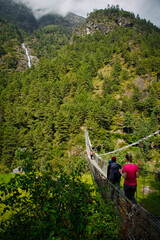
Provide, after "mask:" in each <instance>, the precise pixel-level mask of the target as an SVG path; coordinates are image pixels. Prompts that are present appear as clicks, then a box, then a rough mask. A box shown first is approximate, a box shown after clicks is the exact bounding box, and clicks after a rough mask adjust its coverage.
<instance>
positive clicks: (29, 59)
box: [22, 43, 31, 68]
mask: <svg viewBox="0 0 160 240" xmlns="http://www.w3.org/2000/svg"><path fill="white" fill-rule="evenodd" d="M22 48H23V49H24V50H25V53H26V56H27V59H28V67H29V68H30V67H31V57H30V55H29V54H28V49H27V48H26V47H25V44H24V43H22Z"/></svg>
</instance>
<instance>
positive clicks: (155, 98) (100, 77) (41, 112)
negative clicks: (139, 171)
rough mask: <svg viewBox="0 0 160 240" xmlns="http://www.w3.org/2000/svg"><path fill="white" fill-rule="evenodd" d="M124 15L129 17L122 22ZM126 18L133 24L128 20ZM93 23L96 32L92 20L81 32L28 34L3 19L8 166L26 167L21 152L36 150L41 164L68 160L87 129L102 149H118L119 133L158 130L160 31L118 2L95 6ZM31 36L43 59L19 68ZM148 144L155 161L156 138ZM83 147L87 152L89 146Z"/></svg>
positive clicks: (0, 49) (0, 148) (0, 103)
mask: <svg viewBox="0 0 160 240" xmlns="http://www.w3.org/2000/svg"><path fill="white" fill-rule="evenodd" d="M117 19H121V20H122V25H121V27H120V26H118V22H117V21H118V20H117ZM123 20H124V21H123ZM125 20H127V22H128V21H129V22H130V23H131V24H129V26H128V25H125V22H126V21H125ZM87 21H88V24H91V23H92V22H93V23H94V24H93V25H92V24H91V30H92V31H91V34H85V33H86V24H85V23H84V24H83V25H82V26H81V27H80V28H79V29H76V30H75V32H74V33H73V32H72V31H71V29H69V28H67V27H65V28H64V27H62V26H61V27H60V26H56V25H50V26H46V27H44V28H39V29H37V30H36V31H34V32H33V33H32V34H31V35H30V36H28V35H27V34H26V33H24V32H22V31H20V30H19V29H18V28H17V27H15V26H14V25H13V24H11V23H9V22H7V21H6V20H1V22H0V24H1V25H0V31H1V33H2V34H1V37H0V54H1V58H2V71H1V72H0V92H1V96H0V158H1V161H2V168H1V169H4V171H7V169H11V168H13V166H16V165H17V164H18V162H17V157H16V155H15V153H16V151H17V149H30V150H31V151H32V154H33V155H32V156H33V161H34V164H35V165H36V164H38V165H42V166H44V165H45V163H46V162H51V163H52V164H53V165H54V164H55V165H56V166H58V165H60V166H61V165H65V162H66V161H68V156H70V155H71V153H72V148H74V147H76V146H73V145H72V144H71V143H76V141H77V140H76V138H77V136H79V135H80V136H82V135H83V131H82V129H83V127H84V126H87V128H88V130H89V132H90V134H91V140H92V141H93V142H94V143H95V145H96V146H97V147H98V149H99V151H102V152H104V151H108V150H114V146H117V144H116V142H118V136H117V135H116V133H117V132H118V133H120V135H121V137H120V138H121V139H122V140H124V142H127V143H132V142H133V141H134V140H138V139H140V138H143V137H145V136H147V135H148V134H150V133H152V132H153V131H156V130H157V129H158V127H159V115H160V108H159V103H160V102H159V96H160V85H159V63H160V51H159V44H160V35H159V34H160V31H159V29H158V28H156V27H155V26H153V25H152V24H151V23H148V22H146V21H143V20H141V19H139V18H138V17H135V16H134V14H133V13H129V12H126V11H124V10H122V9H121V10H120V9H119V7H114V6H111V7H108V8H107V9H104V10H96V11H94V12H93V13H91V14H90V16H89V17H88V19H87ZM93 26H96V29H95V28H94V27H93ZM92 28H93V29H92ZM23 37H24V39H25V40H26V41H27V45H28V46H29V47H30V49H31V50H32V53H33V55H36V56H38V57H39V58H40V61H39V64H38V65H37V66H32V67H31V68H29V69H27V70H26V71H24V72H15V70H16V69H19V64H20V62H21V55H20V53H19V52H20V51H19V50H20V44H21V42H22V40H23ZM12 70H13V71H12ZM147 124H148V126H147ZM122 130H123V132H122ZM121 133H122V134H121ZM147 144H148V145H147V150H146V151H147V154H146V158H147V159H151V154H150V152H151V151H150V144H151V141H149V143H147ZM80 145H81V146H82V152H83V150H84V144H82V142H81V144H80ZM24 159H25V158H24ZM25 161H27V160H24V162H25Z"/></svg>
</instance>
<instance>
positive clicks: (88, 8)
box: [14, 0, 160, 27]
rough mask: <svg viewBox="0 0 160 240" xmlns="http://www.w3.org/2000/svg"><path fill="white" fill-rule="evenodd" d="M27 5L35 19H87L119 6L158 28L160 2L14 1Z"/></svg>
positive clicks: (97, 0)
mask: <svg viewBox="0 0 160 240" xmlns="http://www.w3.org/2000/svg"><path fill="white" fill-rule="evenodd" d="M14 1H16V2H23V3H24V2H25V3H27V5H29V6H30V7H31V8H32V9H33V11H34V14H35V16H36V17H39V16H41V15H43V14H44V13H45V14H46V13H51V12H53V13H59V14H62V15H66V14H67V13H68V12H73V13H75V14H77V15H79V16H83V17H87V13H90V12H92V11H93V10H94V9H104V8H107V5H108V4H109V5H110V6H111V5H115V6H116V5H119V7H120V8H122V9H123V10H126V11H130V12H133V13H134V14H135V15H137V14H139V16H140V18H144V19H146V20H147V21H148V20H150V21H151V22H152V23H153V24H154V25H157V26H158V27H160V0H14Z"/></svg>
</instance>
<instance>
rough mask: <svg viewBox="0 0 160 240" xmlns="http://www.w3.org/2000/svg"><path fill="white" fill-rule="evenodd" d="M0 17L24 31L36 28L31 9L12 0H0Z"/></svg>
mask: <svg viewBox="0 0 160 240" xmlns="http://www.w3.org/2000/svg"><path fill="white" fill-rule="evenodd" d="M0 17H2V18H5V19H7V20H8V21H10V22H13V23H15V24H16V25H17V26H19V27H20V28H21V29H24V30H25V31H30V32H31V31H33V30H35V29H37V28H38V24H37V20H36V19H35V17H34V15H33V13H32V10H31V9H29V8H28V7H27V6H25V5H24V4H21V3H15V2H14V1H12V0H0Z"/></svg>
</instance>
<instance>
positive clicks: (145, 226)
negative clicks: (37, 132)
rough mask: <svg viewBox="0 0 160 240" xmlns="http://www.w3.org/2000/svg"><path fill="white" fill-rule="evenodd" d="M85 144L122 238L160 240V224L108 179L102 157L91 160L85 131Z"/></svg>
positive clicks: (92, 169) (97, 179)
mask: <svg viewBox="0 0 160 240" xmlns="http://www.w3.org/2000/svg"><path fill="white" fill-rule="evenodd" d="M85 142H86V157H87V161H88V164H89V169H90V172H91V175H92V177H93V179H94V181H95V182H96V184H97V186H98V188H99V189H100V191H101V195H102V197H103V199H104V201H105V202H107V203H108V204H112V205H113V206H114V207H115V211H116V214H117V216H118V219H119V221H120V224H121V225H122V228H121V238H122V239H134V240H139V239H141V240H153V239H160V222H159V221H157V219H155V218H154V217H153V216H152V215H151V214H150V213H149V212H148V211H147V210H145V209H144V208H143V207H142V206H140V205H138V206H137V205H135V204H133V203H132V202H131V201H130V200H129V199H127V198H126V196H125V195H124V192H123V190H122V189H120V188H116V187H115V186H114V185H113V184H112V183H111V182H110V181H109V180H108V179H107V164H106V162H105V161H104V160H103V159H102V158H101V157H99V156H98V155H97V154H96V153H94V152H93V158H92V159H91V156H90V152H91V151H92V145H91V142H90V139H89V136H88V132H87V131H85ZM113 189H114V199H113V201H111V191H113Z"/></svg>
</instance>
